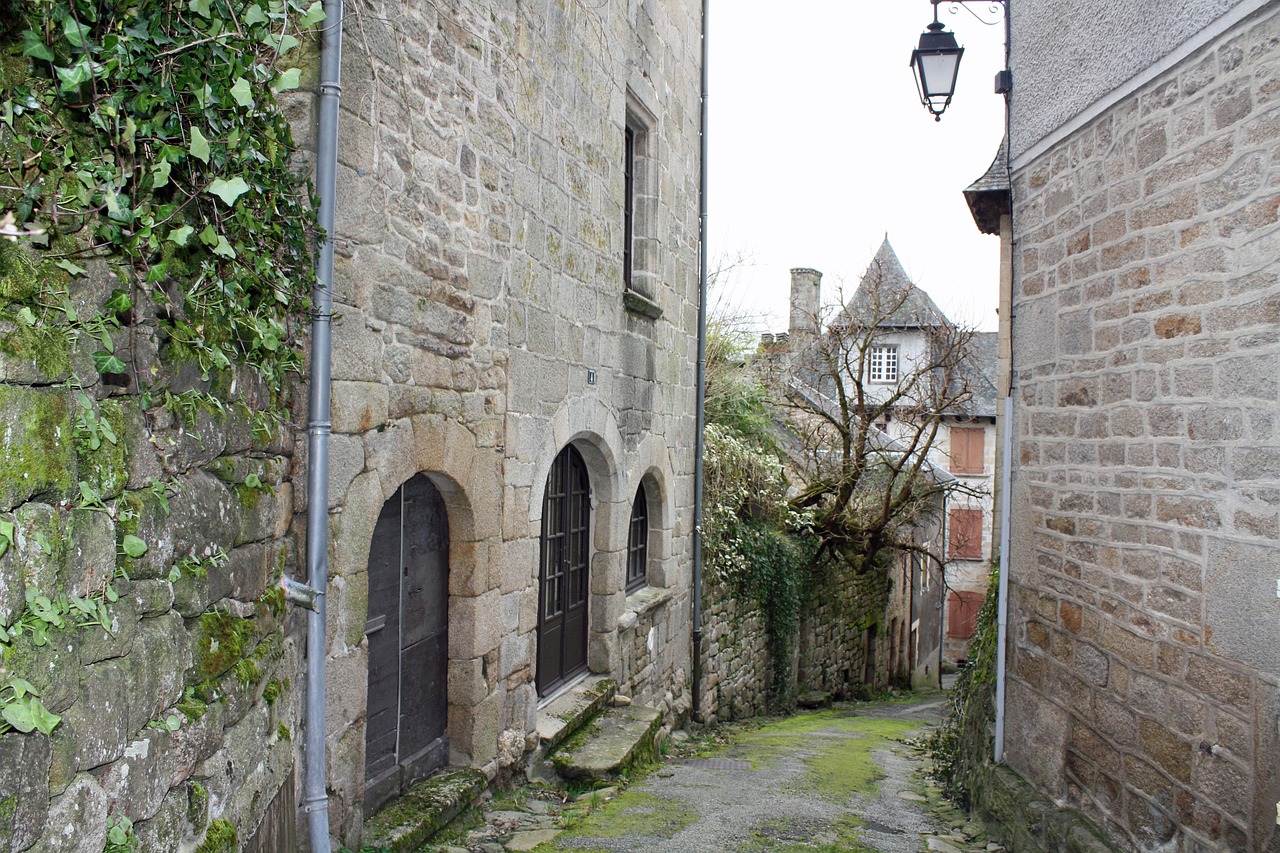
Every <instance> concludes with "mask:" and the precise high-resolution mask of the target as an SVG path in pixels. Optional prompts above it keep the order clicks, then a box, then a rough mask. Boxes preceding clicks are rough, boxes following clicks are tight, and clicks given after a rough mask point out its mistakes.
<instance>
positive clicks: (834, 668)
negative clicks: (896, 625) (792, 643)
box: [796, 567, 893, 699]
mask: <svg viewBox="0 0 1280 853" xmlns="http://www.w3.org/2000/svg"><path fill="white" fill-rule="evenodd" d="M892 586H893V581H892V579H891V577H890V576H889V575H888V574H885V573H880V572H869V573H867V574H865V575H862V576H858V575H857V574H856V573H854V571H853V570H852V569H851V568H848V567H843V568H842V569H839V570H836V569H833V570H832V571H831V572H830V573H829V574H828V575H827V576H826V578H825V579H824V582H823V583H822V584H821V585H820V586H818V587H815V588H814V589H813V590H812V591H811V593H810V594H809V597H808V601H807V602H806V603H805V604H804V606H803V609H802V612H801V618H800V646H799V662H798V667H797V670H796V681H797V687H798V689H799V690H800V691H805V690H820V691H822V692H824V693H830V694H831V695H832V696H834V697H835V698H837V699H844V698H853V697H854V696H855V695H856V694H857V693H858V691H859V689H860V688H863V687H865V688H867V689H868V690H873V691H874V690H879V689H883V688H885V687H887V686H888V685H889V679H890V672H889V667H888V666H887V665H886V664H887V662H888V646H887V644H888V641H889V637H888V631H887V630H886V629H885V628H884V627H883V623H884V622H885V607H886V605H887V604H888V601H889V592H890V590H891V588H892ZM869 634H870V635H871V637H872V639H871V640H870V641H868V635H869ZM868 651H870V653H871V655H872V656H873V658H874V660H872V661H871V664H872V666H871V669H872V672H873V677H872V679H871V681H870V682H869V683H868V681H867V679H866V673H867V669H868V666H867V663H868V661H867V654H868Z"/></svg>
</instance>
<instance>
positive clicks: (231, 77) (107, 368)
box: [0, 0, 324, 734]
mask: <svg viewBox="0 0 1280 853" xmlns="http://www.w3.org/2000/svg"><path fill="white" fill-rule="evenodd" d="M323 18H324V12H323V9H322V3H321V2H320V0H128V2H125V0H0V353H3V354H4V355H7V356H10V357H14V358H16V359H17V362H26V363H30V364H34V365H36V366H37V367H38V369H39V371H40V373H41V375H42V377H43V378H42V379H40V380H38V381H37V380H29V381H33V382H34V384H36V385H47V384H60V385H65V386H69V388H70V389H72V393H71V394H70V399H71V400H72V401H73V402H72V403H71V406H70V410H69V412H68V421H67V423H66V424H65V425H64V424H60V423H56V422H53V421H56V420H57V418H56V417H54V413H56V412H58V411H61V409H58V405H60V404H58V403H51V404H49V405H48V406H47V407H46V408H47V409H48V412H49V413H50V415H49V419H50V421H51V422H50V423H49V424H48V425H47V426H48V427H49V428H50V429H53V430H62V429H65V431H66V434H67V435H69V436H70V437H71V440H72V443H73V444H74V448H75V451H74V452H75V458H76V460H77V461H76V462H75V463H74V465H71V466H69V467H64V468H63V469H59V472H60V473H63V474H65V473H66V472H68V471H74V472H75V474H74V476H71V479H70V482H69V483H67V484H66V486H69V488H66V487H65V486H63V485H62V482H63V481H62V480H59V479H58V478H57V477H53V476H52V475H51V476H50V477H49V478H46V480H47V482H48V484H49V485H52V484H53V483H54V482H55V481H57V482H58V484H59V485H58V489H59V490H64V491H65V493H64V494H61V495H60V496H58V497H59V501H58V505H57V508H58V511H59V512H63V511H65V512H72V511H76V510H82V511H83V510H88V511H90V512H102V513H105V514H107V515H109V516H110V517H111V518H112V519H113V520H114V522H115V524H116V530H117V531H118V535H119V538H118V540H117V549H118V557H117V560H118V562H117V574H118V575H120V576H126V573H127V572H128V571H129V570H130V566H131V565H132V562H131V561H132V560H135V559H137V558H140V557H141V556H143V555H144V554H145V553H146V552H147V550H148V547H149V545H148V543H147V542H145V541H144V540H142V539H141V538H140V537H139V536H137V535H135V528H136V521H137V517H138V507H139V505H140V504H139V501H140V500H141V496H142V491H145V492H149V493H150V495H151V496H152V499H153V500H154V501H155V502H156V503H157V504H158V505H159V506H160V507H161V508H162V509H163V511H164V513H165V514H166V515H167V514H168V496H169V494H170V492H171V489H172V488H174V486H173V484H172V483H171V482H168V481H159V480H156V481H153V482H152V484H151V487H150V488H149V489H146V490H142V491H134V492H125V493H123V494H122V490H123V489H124V487H125V485H126V481H127V471H126V470H125V467H124V459H125V454H126V451H125V448H124V446H123V445H124V443H125V440H126V439H125V437H124V435H123V433H121V429H122V428H123V427H124V426H125V422H124V420H123V417H122V415H121V412H122V409H121V407H120V406H119V405H117V404H116V403H115V402H114V401H112V400H111V399H109V398H111V397H113V396H114V395H119V394H136V395H137V396H138V401H139V402H140V405H141V407H142V408H143V409H144V410H147V411H149V412H151V413H156V412H158V411H159V410H160V409H167V410H169V411H170V412H171V413H172V414H173V415H174V416H176V417H177V418H178V419H179V420H180V421H181V422H182V423H186V424H191V423H194V422H195V421H196V420H197V419H198V418H199V417H200V416H201V414H202V413H209V414H211V415H213V416H215V417H222V416H224V415H225V414H226V412H227V411H228V410H230V409H232V408H238V409H239V410H240V412H241V414H243V415H245V416H246V417H247V419H248V421H249V423H250V425H251V427H252V429H253V434H254V438H255V439H257V440H258V441H259V442H260V443H265V442H266V441H267V440H269V439H270V437H271V435H272V433H273V431H274V429H275V428H276V427H278V426H279V424H281V423H282V422H283V421H284V419H285V417H286V415H287V412H286V406H287V403H288V398H289V395H288V389H287V385H286V379H287V376H288V375H289V374H290V373H292V372H296V371H298V370H299V368H300V367H301V363H302V357H301V350H300V346H299V334H300V332H301V331H302V321H303V320H304V318H305V315H306V311H307V308H308V298H309V294H310V292H311V290H312V286H313V283H314V271H313V262H312V261H313V251H314V245H315V238H316V233H315V216H314V201H313V199H312V197H311V193H310V190H309V184H308V182H307V180H306V178H305V176H304V175H303V174H302V173H303V172H304V171H305V166H306V164H305V163H301V162H298V156H297V150H296V147H295V144H294V141H293V138H292V135H291V132H290V127H289V123H288V121H287V120H286V117H285V114H284V110H283V108H282V105H281V104H280V103H279V101H278V95H279V94H280V93H282V92H287V91H289V90H292V89H296V88H298V87H299V86H300V84H301V83H302V80H303V76H304V72H303V69H304V68H306V67H307V66H308V65H309V64H310V56H311V54H310V49H311V46H312V44H313V42H314V37H313V35H312V34H311V31H312V30H313V29H314V28H315V27H316V26H317V25H318V24H320V22H321V21H322V20H323ZM17 362H15V363H17ZM178 372H185V373H186V374H187V378H186V379H185V380H184V381H183V382H182V387H170V385H169V383H170V381H171V380H172V378H173V376H174V375H176V374H177V373H178ZM192 377H198V379H193V378H192ZM250 386H251V387H252V392H251V393H250V390H249V389H250ZM51 399H53V398H51ZM42 411H44V410H42ZM135 450H136V448H135ZM27 473H29V472H24V476H25V475H26V474H27ZM52 538H53V537H48V538H47V539H46V541H39V540H38V541H37V542H36V545H38V547H39V548H40V550H41V551H43V552H44V553H45V554H46V555H48V557H49V558H50V559H53V558H55V556H57V554H55V552H57V553H58V554H60V553H61V551H60V550H59V549H63V548H65V543H62V542H53V541H48V540H49V539H52ZM14 542H15V535H14V523H13V522H12V521H10V520H9V519H8V518H4V517H0V557H3V556H4V554H5V551H7V550H8V549H9V548H10V547H12V546H13V545H14ZM197 568H199V567H197ZM173 571H176V572H177V573H178V575H179V576H180V575H181V574H182V573H183V571H185V569H184V567H183V565H182V564H181V562H180V563H179V564H176V565H175V567H174V570H173ZM172 575H173V572H171V573H170V576H171V579H172ZM25 595H26V608H25V610H23V611H22V612H21V614H20V615H19V617H18V618H17V619H16V620H15V621H12V622H11V623H10V624H8V625H3V624H0V649H8V648H10V646H11V645H12V644H14V643H16V642H19V641H22V642H25V643H29V644H30V645H31V646H34V647H41V646H44V645H46V644H47V643H49V642H50V635H51V633H52V632H56V631H61V630H65V629H68V628H76V627H85V626H89V625H97V626H99V627H100V628H101V629H102V630H110V628H109V626H110V618H109V615H108V609H109V606H110V605H111V604H112V603H114V601H115V600H116V597H117V595H116V592H115V589H114V587H113V585H112V582H111V580H110V579H108V580H107V581H105V582H104V583H102V584H101V586H100V588H98V589H96V590H92V591H89V592H88V593H87V594H85V595H83V596H78V595H72V594H70V593H69V592H65V591H61V592H54V591H52V590H47V591H41V590H38V589H36V588H34V587H31V586H28V587H27V588H26V593H25ZM7 659H8V656H7V655H6V660H7ZM5 675H6V677H7V678H8V680H7V681H3V682H0V734H2V733H4V731H6V730H8V729H9V728H14V729H17V730H19V731H24V732H25V731H32V730H39V731H42V732H45V733H46V734H47V733H48V732H49V731H51V730H52V729H53V727H55V726H56V725H57V724H58V721H59V718H58V717H57V715H55V714H50V713H49V712H48V711H46V710H45V709H44V706H43V704H42V703H41V702H40V698H39V696H38V695H37V693H36V690H35V688H34V687H33V686H32V685H31V683H30V682H28V681H26V680H24V679H22V678H19V677H17V676H11V677H10V676H9V674H8V673H5Z"/></svg>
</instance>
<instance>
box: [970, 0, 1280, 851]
mask: <svg viewBox="0 0 1280 853" xmlns="http://www.w3.org/2000/svg"><path fill="white" fill-rule="evenodd" d="M1060 11H1061V10H1055V9H1051V8H1049V7H1042V8H1038V7H1036V6H1035V4H1029V5H1027V4H1024V5H1020V6H1018V7H1017V8H1016V9H1015V10H1013V16H1012V21H1011V35H1010V38H1011V51H1012V66H1013V70H1014V79H1015V86H1014V90H1013V95H1012V101H1011V104H1010V137H1009V151H1008V154H1009V173H1008V176H1009V183H1010V199H1011V206H1010V207H1009V209H1007V210H1006V211H1005V212H1004V216H1003V220H1002V221H999V222H997V221H995V219H993V220H991V221H990V222H989V223H988V224H989V226H990V228H989V229H988V230H999V231H1000V232H1001V233H1003V234H1004V236H1005V238H1006V242H1005V247H1006V252H1008V257H1009V258H1010V260H1011V262H1012V266H1011V275H1010V276H1009V277H1008V279H1007V281H1008V282H1009V285H1010V287H1009V290H1008V291H1007V293H1006V299H1007V303H1006V304H1008V305H1009V307H1010V308H1011V310H1010V311H1006V310H1002V312H1001V319H1002V322H1004V323H1005V324H1006V326H1005V328H1004V332H1005V334H1006V335H1007V340H1008V341H1009V342H1010V343H1011V349H1010V351H1009V353H1010V356H1011V359H1012V372H1011V377H1012V391H1011V394H1012V402H1013V412H1014V416H1013V422H1012V423H1011V424H1010V427H1009V428H1010V430H1011V433H1012V434H1011V444H1010V447H1011V453H1010V456H1009V459H1008V463H1009V464H1010V466H1011V486H1012V488H1011V494H1010V498H1011V513H1010V518H1009V522H1010V527H1011V530H1010V549H1009V552H1008V554H1007V555H1006V560H1007V563H1006V567H1007V571H1008V581H1009V592H1008V601H1009V610H1010V621H1009V637H1008V669H1007V672H1006V674H1005V679H1006V701H1005V714H1006V719H1005V740H1004V748H1005V758H1006V760H1007V762H1008V763H1009V764H1010V765H1011V766H1012V767H1013V768H1014V769H1016V770H1017V771H1019V772H1020V773H1021V774H1022V775H1023V776H1025V777H1026V778H1027V779H1028V780H1029V781H1030V782H1032V783H1033V784H1034V785H1035V786H1036V787H1038V788H1039V789H1040V790H1041V791H1042V792H1044V793H1045V794H1047V795H1048V796H1050V797H1052V798H1054V799H1055V800H1056V801H1058V802H1059V803H1065V804H1067V805H1070V806H1072V807H1075V808H1078V809H1080V810H1081V811H1082V812H1083V813H1084V814H1085V815H1087V816H1088V817H1090V818H1091V819H1092V820H1093V821H1094V822H1095V823H1096V824H1097V825H1098V826H1099V827H1100V828H1101V829H1102V830H1103V831H1104V833H1105V834H1106V835H1107V836H1109V838H1110V839H1111V840H1112V841H1113V842H1115V843H1116V844H1117V845H1118V846H1120V847H1122V848H1124V849H1133V850H1177V851H1191V850H1241V851H1263V850H1274V849H1277V845H1278V844H1280V839H1278V837H1277V825H1276V809H1277V802H1280V772H1278V768H1280V728H1278V726H1277V723H1278V722H1280V656H1278V655H1277V649H1280V636H1278V634H1280V619H1278V618H1277V617H1280V600H1277V596H1276V594H1275V589H1276V583H1275V581H1276V572H1275V571H1274V568H1275V565H1276V555H1277V550H1276V542H1277V538H1278V537H1280V526H1278V525H1280V512H1278V510H1277V492H1276V482H1277V475H1278V474H1280V468H1278V467H1277V458H1278V457H1277V450H1276V431H1275V426H1276V423H1275V422H1276V414H1277V399H1278V398H1277V385H1276V381H1275V377H1276V367H1277V365H1278V364H1280V338H1278V337H1277V320H1280V314H1277V305H1278V304H1280V279H1278V277H1277V266H1276V259H1277V256H1278V253H1277V246H1280V222H1278V220H1277V215H1276V211H1277V195H1276V185H1277V180H1278V178H1280V173H1278V172H1277V160H1276V155H1275V152H1276V145H1277V140H1280V9H1278V8H1277V7H1276V4H1274V3H1268V2H1257V0H1237V2H1220V3H1192V4H1187V5H1185V6H1182V7H1180V8H1179V10H1178V13H1177V14H1176V15H1153V14H1152V11H1153V10H1152V9H1151V8H1150V7H1142V6H1139V5H1134V4H1128V5H1126V4H1119V5H1118V4H1114V3H1106V2H1086V3H1084V4H1082V5H1080V6H1079V7H1078V8H1077V9H1076V10H1075V11H1073V13H1072V14H1071V15H1067V16H1064V15H1062V14H1060ZM1050 42H1052V43H1057V44H1061V45H1063V46H1064V49H1062V50H1045V49H1044V46H1045V45H1046V44H1048V43H1050ZM1085 68H1088V69H1091V71H1090V73H1089V74H1087V75H1082V73H1081V69H1085ZM1010 213H1011V218H1010V216H1009V214H1010ZM996 218H997V219H998V218H999V217H996ZM1010 237H1012V238H1013V240H1012V242H1010V240H1009V239H1008V238H1010Z"/></svg>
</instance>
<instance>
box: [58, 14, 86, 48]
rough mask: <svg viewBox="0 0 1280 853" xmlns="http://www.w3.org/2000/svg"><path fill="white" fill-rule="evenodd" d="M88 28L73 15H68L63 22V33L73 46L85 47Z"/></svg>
mask: <svg viewBox="0 0 1280 853" xmlns="http://www.w3.org/2000/svg"><path fill="white" fill-rule="evenodd" d="M88 29H89V28H88V27H86V26H85V25H84V24H82V23H80V22H79V21H77V20H76V19H75V18H74V17H73V16H71V15H68V16H67V17H66V18H65V19H64V20H63V22H62V35H63V37H65V38H66V40H67V41H68V42H70V43H71V46H72V47H78V48H82V47H84V36H85V32H86V31H87V30H88Z"/></svg>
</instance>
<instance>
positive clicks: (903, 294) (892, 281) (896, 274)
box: [831, 234, 948, 329]
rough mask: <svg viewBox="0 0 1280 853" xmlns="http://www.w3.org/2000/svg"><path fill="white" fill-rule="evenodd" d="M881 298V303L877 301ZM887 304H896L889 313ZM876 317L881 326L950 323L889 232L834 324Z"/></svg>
mask: <svg viewBox="0 0 1280 853" xmlns="http://www.w3.org/2000/svg"><path fill="white" fill-rule="evenodd" d="M877 299H878V300H879V302H880V305H877V304H876V300H877ZM886 306H894V307H893V310H892V311H890V312H889V313H888V314H887V315H886V314H885V309H886ZM875 320H879V323H878V325H880V326H884V327H888V328H894V329H922V328H927V327H930V326H942V325H946V324H947V322H948V321H947V317H946V315H945V314H943V313H942V310H941V309H940V308H938V306H937V305H935V304H934V302H933V300H932V299H930V298H929V294H927V293H925V292H924V291H923V290H921V289H920V288H918V287H916V286H915V285H914V284H913V283H912V282H911V279H910V278H909V277H908V276H907V271H906V270H904V269H903V268H902V262H901V261H899V260H898V255H897V253H896V252H894V251H893V246H891V245H889V236H888V235H887V234H886V235H885V238H884V242H883V243H882V244H880V250H879V251H877V252H876V256H875V257H874V258H872V260H871V263H870V264H868V265H867V271H866V272H864V273H863V274H862V278H861V279H860V280H859V282H858V289H857V290H856V291H854V294H853V297H852V298H851V299H850V300H849V301H848V302H846V303H845V305H844V307H843V308H841V309H840V313H839V314H837V315H836V317H835V319H833V320H832V321H831V325H832V326H844V327H848V326H853V327H856V326H862V325H866V324H867V323H868V322H873V321H875Z"/></svg>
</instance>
